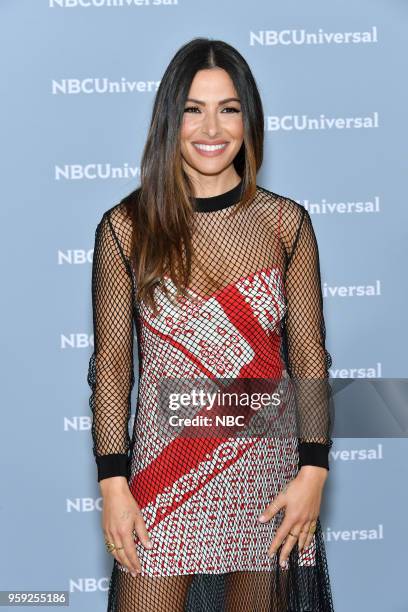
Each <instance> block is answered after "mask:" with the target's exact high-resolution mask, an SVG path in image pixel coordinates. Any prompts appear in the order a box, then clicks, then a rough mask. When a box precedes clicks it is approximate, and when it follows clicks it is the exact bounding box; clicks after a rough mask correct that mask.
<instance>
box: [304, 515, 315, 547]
mask: <svg viewBox="0 0 408 612" xmlns="http://www.w3.org/2000/svg"><path fill="white" fill-rule="evenodd" d="M315 527H316V519H314V520H312V521H311V522H310V525H309V531H308V533H307V537H306V541H305V545H304V548H309V546H310V544H311V543H312V540H313V536H314V531H310V530H311V529H312V528H313V529H315Z"/></svg>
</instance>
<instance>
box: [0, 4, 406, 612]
mask: <svg viewBox="0 0 408 612" xmlns="http://www.w3.org/2000/svg"><path fill="white" fill-rule="evenodd" d="M407 13H408V11H407V5H406V3H405V2H403V1H402V0H369V1H368V0H360V1H359V2H358V3H355V2H351V1H350V0H349V1H345V0H342V1H339V0H332V1H331V2H330V3H327V2H324V1H323V0H312V1H310V2H308V3H307V4H306V5H305V3H304V2H301V0H292V1H290V2H287V3H277V2H271V1H270V0H252V1H251V2H244V1H239V2H237V1H235V2H233V1H232V0H205V1H203V0H194V1H192V0H191V1H190V2H189V1H187V0H178V1H176V0H173V1H171V0H168V1H167V2H166V1H165V0H162V1H161V2H158V1H154V0H150V2H148V1H147V0H145V1H142V0H139V1H138V0H133V1H132V0H122V1H120V0H116V1H114V0H110V1H109V0H55V1H52V0H49V1H48V0H2V2H1V5H0V24H1V25H0V27H1V36H0V45H1V49H0V51H1V53H0V58H1V60H0V61H1V62H2V78H1V80H0V87H1V105H2V112H1V142H2V151H3V156H2V164H1V165H2V170H3V172H2V188H3V197H2V206H1V213H2V215H3V223H2V226H1V229H2V236H1V248H2V254H1V263H2V265H3V271H2V280H3V283H4V285H5V290H4V293H3V299H2V300H1V307H2V310H3V315H2V321H3V326H2V327H3V339H4V340H3V342H4V346H3V350H2V358H3V365H2V373H3V383H2V386H3V392H2V399H3V411H2V415H3V416H2V445H1V474H2V487H1V492H2V501H1V506H0V512H1V515H0V524H1V542H2V554H1V566H2V567H1V571H0V575H1V584H0V587H1V588H2V589H7V590H12V589H19V590H26V589H35V590H45V589H50V590H57V589H63V590H68V591H69V592H70V600H71V603H70V605H71V609H72V610H76V611H89V610H95V611H96V610H101V611H102V610H104V609H105V606H106V601H105V600H106V590H107V586H108V580H109V576H110V570H111V565H112V558H111V557H110V556H109V555H108V554H107V553H106V552H105V549H104V542H103V534H102V531H101V527H100V519H101V498H100V494H99V487H98V485H97V480H96V466H95V463H94V459H93V456H92V454H91V439H90V412H89V407H88V398H89V393H90V390H89V388H88V386H87V382H86V374H87V367H88V360H89V357H90V354H91V352H92V341H93V339H92V328H91V301H90V272H91V261H92V247H93V238H94V231H95V227H96V224H97V222H98V221H99V219H100V217H101V215H102V213H103V212H104V211H105V210H106V209H107V208H110V207H111V206H113V205H114V204H115V203H117V202H118V201H119V200H120V198H122V197H123V196H124V195H126V194H127V193H129V192H130V191H131V190H132V189H133V188H135V187H136V186H137V185H138V174H139V163H140V154H141V151H142V147H143V144H144V140H145V137H146V132H147V126H148V121H149V117H150V111H151V107H152V102H153V98H154V93H155V90H156V85H157V83H158V82H159V81H160V78H161V76H162V74H163V71H164V69H165V67H166V66H167V64H168V62H169V60H170V58H171V57H172V55H173V54H174V53H175V51H176V50H177V49H178V48H179V46H181V45H182V44H183V43H185V42H186V41H187V40H190V39H191V38H193V37H195V36H198V35H204V36H210V37H212V38H221V39H224V40H225V41H227V42H229V43H231V44H233V45H234V46H236V47H237V48H238V49H239V50H240V51H241V53H242V54H243V55H244V56H245V58H246V59H247V61H248V62H249V64H250V66H251V67H252V69H253V72H254V75H255V78H256V80H257V82H258V84H259V87H260V91H261V95H262V99H263V103H264V111H265V117H266V132H265V137H266V142H265V161H264V164H263V167H262V170H261V172H260V173H259V175H258V183H259V184H260V185H262V186H265V187H267V188H268V189H271V190H273V191H275V192H277V193H280V194H283V195H286V196H289V197H291V198H293V199H295V200H297V201H298V202H300V203H301V204H303V205H305V206H306V207H307V208H308V210H309V211H310V213H311V215H312V220H313V223H314V227H315V230H316V234H317V236H318V241H319V246H320V253H321V267H322V280H323V287H324V293H325V314H326V324H327V345H328V349H329V350H330V352H331V354H332V357H333V366H332V369H331V375H332V376H333V377H334V378H338V377H354V376H356V377H357V376H358V377H363V378H364V377H370V376H377V377H380V378H381V377H406V376H407V359H406V346H407V342H406V341H407V334H406V328H407V309H406V304H405V302H406V298H407V285H406V273H405V267H406V255H407V250H406V244H407V221H408V212H407V208H406V206H407V203H406V198H405V195H404V193H405V192H404V191H403V187H404V174H403V173H404V172H405V171H406V165H407V164H406V159H407V155H406V142H407V133H406V131H407V130H406V119H405V116H406V109H407V95H406V94H407V84H406V83H407V80H406V64H405V62H404V61H403V57H404V56H406V51H407V50H406V47H407V44H406V41H407V36H406V31H407V22H406V17H407ZM404 69H405V70H404ZM404 74H405V77H404ZM404 109H405V110H404ZM355 286H359V287H360V288H361V290H360V292H359V293H360V295H356V294H355V293H354V291H353V287H355ZM373 286H375V288H376V291H375V293H374V294H372V291H371V290H370V288H371V287H373ZM133 410H134V405H133ZM131 424H132V423H131ZM353 449H356V450H359V451H364V450H367V449H375V450H376V453H374V458H372V459H364V456H365V455H364V453H360V454H357V455H356V456H355V458H353V455H350V453H340V451H342V450H346V451H351V450H353ZM379 451H380V452H379ZM406 451H407V444H406V440H403V439H399V440H392V439H388V440H387V439H373V438H371V439H368V438H359V439H357V438H353V439H351V438H347V439H335V443H334V446H333V449H332V452H331V457H330V461H331V472H330V477H329V480H328V482H327V484H326V489H325V499H324V504H323V507H322V513H321V519H322V524H323V527H324V535H325V538H326V542H327V552H328V560H329V566H330V572H331V580H332V585H333V591H334V596H335V604H336V610H338V611H344V612H346V611H347V612H349V611H351V610H353V611H354V610H362V611H363V610H364V611H365V610H367V611H368V610H369V611H370V612H377V611H378V612H380V611H381V612H382V611H383V610H387V611H389V610H390V611H396V612H397V611H398V612H402V611H406V610H408V595H407V591H406V584H405V580H406V568H405V559H406V543H407V537H406V532H407V523H406V513H407V505H408V504H407V502H408V496H407V492H406V486H405V485H406V482H407V466H406V461H405V458H406Z"/></svg>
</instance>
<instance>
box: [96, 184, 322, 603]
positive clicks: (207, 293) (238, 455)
mask: <svg viewBox="0 0 408 612" xmlns="http://www.w3.org/2000/svg"><path fill="white" fill-rule="evenodd" d="M241 189H242V181H241V182H240V183H239V184H238V185H237V186H236V187H234V188H233V189H231V190H229V191H227V192H225V193H223V194H221V195H217V196H214V197H211V198H196V199H195V200H194V202H193V204H194V213H193V224H194V229H193V251H194V257H193V263H192V274H191V282H190V283H189V286H188V297H183V296H181V297H178V298H177V299H176V300H173V299H169V298H168V296H167V295H166V294H165V292H164V291H163V290H162V288H161V285H158V286H157V287H156V294H155V296H156V302H157V303H158V305H159V311H158V314H157V315H156V316H155V315H154V313H153V311H152V310H151V309H150V307H148V305H147V304H146V303H145V302H144V301H139V300H136V292H135V276H134V273H133V270H132V268H131V265H130V259H129V256H130V240H131V227H132V226H131V221H130V218H129V216H128V210H129V207H130V206H132V205H135V202H136V197H135V194H136V192H133V193H132V194H130V195H129V196H127V197H126V198H125V199H123V200H122V201H121V202H119V204H116V205H115V206H113V207H112V208H111V209H109V210H107V211H106V212H105V213H104V214H103V216H102V218H101V220H100V223H99V224H98V226H97V229H96V235H95V248H94V256H93V257H94V258H93V268H92V299H93V316H94V319H93V323H94V352H93V354H92V356H91V359H90V362H89V372H88V383H89V385H90V387H91V389H92V394H91V397H90V407H91V410H92V414H93V420H92V436H93V443H94V446H93V452H94V455H95V459H96V463H97V469H98V481H100V480H102V479H103V478H108V477H111V476H117V475H121V476H125V477H126V478H127V481H128V485H129V488H130V491H131V493H132V495H133V496H134V498H135V500H136V501H137V503H138V505H139V506H140V508H141V511H142V514H143V517H144V520H145V522H146V526H147V530H148V532H149V535H150V537H151V539H152V542H153V548H152V549H151V550H146V549H145V548H144V547H143V546H142V545H141V544H140V542H139V541H138V540H136V542H135V545H136V549H137V554H138V556H139V559H140V562H141V566H142V572H141V574H138V575H136V577H133V576H131V574H130V573H129V572H128V570H127V569H126V568H125V567H124V566H121V565H120V564H119V563H118V562H117V561H116V559H114V564H113V570H112V575H111V580H110V585H109V596H108V612H114V611H115V612H136V611H140V612H164V611H166V612H167V611H174V612H177V611H182V610H188V611H191V612H221V611H222V612H272V611H273V612H286V611H291V612H292V611H293V612H309V611H313V612H320V611H329V610H330V611H331V610H333V609H334V608H333V603H332V596H331V588H330V580H329V574H328V568H327V560H326V553H325V545H324V540H323V536H322V528H321V524H320V521H319V520H318V522H317V530H316V532H315V534H314V536H313V540H312V542H311V544H310V546H309V547H308V548H305V549H303V551H301V552H300V551H299V550H298V548H297V544H296V545H295V546H294V548H293V549H292V551H291V553H290V556H289V559H288V562H287V564H286V567H284V568H282V567H280V565H279V552H280V550H278V553H277V554H276V555H275V556H274V557H273V558H269V556H268V555H267V549H268V547H269V545H270V544H271V542H272V540H273V536H274V533H275V530H276V528H277V527H278V526H279V524H280V523H281V522H282V519H283V517H284V510H282V511H280V512H278V513H277V514H276V515H275V517H274V518H273V519H272V520H271V521H269V522H267V523H265V524H262V523H260V522H259V520H258V517H259V515H260V514H261V512H262V510H263V509H264V508H265V507H266V506H267V505H268V504H269V503H270V501H271V500H272V499H273V498H274V497H275V496H276V495H277V494H278V493H279V491H280V490H281V489H282V488H283V487H284V486H285V484H286V483H288V482H289V481H290V480H292V479H293V478H294V477H295V476H296V474H297V472H298V470H299V469H300V466H301V465H304V464H311V465H318V466H322V467H325V468H326V469H328V468H329V465H328V452H329V449H330V447H331V444H332V440H331V439H330V427H329V425H330V418H329V412H330V411H329V400H330V390H328V389H327V387H329V385H328V368H329V367H330V365H331V357H330V354H329V353H328V352H327V350H326V348H325V325H324V317H323V300H322V292H321V281H320V267H319V254H318V247H317V243H316V238H315V234H314V230H313V227H312V222H311V218H310V216H309V213H308V212H307V211H306V209H305V208H304V207H302V206H301V205H300V204H298V203H296V202H295V201H294V200H291V199H289V198H286V197H283V196H280V195H277V194H275V193H273V192H271V191H268V190H267V189H265V188H262V187H260V186H258V187H257V191H256V195H255V196H254V197H253V198H252V199H251V201H250V202H249V203H247V205H246V206H245V207H244V208H241V207H239V202H240V196H241ZM163 283H165V284H166V286H167V288H168V289H169V290H170V294H168V295H170V296H171V295H172V291H173V290H174V285H173V283H172V281H171V279H170V278H168V277H164V278H163V280H162V284H163ZM135 331H136V336H134V332H135ZM135 339H136V342H135ZM135 347H136V348H137V355H138V367H139V372H138V393H137V405H136V407H135V408H136V411H135V412H136V414H135V421H134V428H133V432H132V435H131V436H130V435H129V431H128V423H129V418H130V410H131V405H130V404H131V400H130V398H131V391H132V388H133V385H134V381H135V376H134V369H133V351H134V348H135ZM196 378H201V379H203V378H204V379H207V380H209V381H216V380H221V379H225V380H227V379H228V380H238V381H239V380H242V379H247V380H249V379H254V380H255V379H256V380H262V379H276V380H278V381H285V380H290V381H297V384H296V385H294V386H293V387H292V392H290V391H289V392H288V393H287V397H286V404H285V406H286V407H287V408H288V410H287V412H288V413H289V414H290V411H289V408H290V405H291V403H292V402H295V406H296V419H297V435H296V436H293V435H287V436H286V435H283V436H282V435H281V436H276V437H275V436H267V435H246V436H237V435H236V433H235V434H234V435H230V436H228V435H226V434H225V432H223V433H222V435H221V434H219V435H218V434H217V435H210V436H203V437H199V436H198V437H197V436H196V437H191V436H190V437H189V436H186V435H182V434H181V433H180V432H179V435H174V436H172V437H171V436H168V435H167V436H166V435H163V431H162V430H161V426H160V425H159V421H160V418H159V416H160V415H159V412H160V410H161V408H160V402H159V398H158V394H159V382H160V380H164V379H167V380H169V379H187V380H188V379H191V380H193V379H196ZM281 384H283V382H282V383H281V382H278V385H281ZM289 421H290V419H289Z"/></svg>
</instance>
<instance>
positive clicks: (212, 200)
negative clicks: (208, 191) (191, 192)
mask: <svg viewBox="0 0 408 612" xmlns="http://www.w3.org/2000/svg"><path fill="white" fill-rule="evenodd" d="M242 183H243V181H242V179H241V180H240V182H239V183H238V185H236V186H235V187H233V188H232V189H230V190H229V191H224V193H220V194H219V195H215V196H211V197H206V198H193V203H194V204H195V211H196V212H214V211H216V210H222V209H223V208H228V206H232V205H233V204H236V203H237V202H239V201H240V199H241V195H242V193H241V191H242Z"/></svg>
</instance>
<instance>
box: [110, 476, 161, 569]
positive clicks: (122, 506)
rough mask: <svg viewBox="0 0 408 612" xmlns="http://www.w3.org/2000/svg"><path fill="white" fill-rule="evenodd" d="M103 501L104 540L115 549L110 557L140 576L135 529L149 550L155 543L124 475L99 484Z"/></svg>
mask: <svg viewBox="0 0 408 612" xmlns="http://www.w3.org/2000/svg"><path fill="white" fill-rule="evenodd" d="M99 484H100V488H101V492H102V498H103V509H102V529H103V532H104V535H105V538H106V539H107V540H108V541H109V542H113V544H115V546H116V547H118V548H119V547H121V546H123V548H122V549H121V550H117V548H115V549H114V550H113V551H112V552H111V554H112V555H113V556H114V557H115V559H116V560H117V561H118V562H119V563H120V564H121V565H124V566H125V567H126V568H127V569H128V570H129V572H130V573H131V574H132V576H136V574H137V573H140V571H141V566H140V560H139V558H138V556H137V554H136V546H135V542H134V539H133V533H132V532H133V530H135V531H136V535H137V536H138V538H139V540H140V542H141V543H142V544H143V546H145V548H147V549H151V548H152V543H151V540H150V538H149V534H148V532H147V528H146V524H145V522H144V519H143V516H142V513H141V510H140V508H139V506H138V504H137V503H136V500H135V498H134V497H133V495H132V493H131V492H130V489H129V486H128V483H127V480H126V478H125V477H124V476H113V477H111V478H104V479H103V480H101V481H100V483H99Z"/></svg>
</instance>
